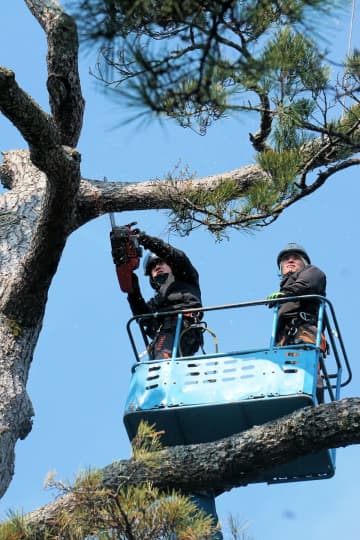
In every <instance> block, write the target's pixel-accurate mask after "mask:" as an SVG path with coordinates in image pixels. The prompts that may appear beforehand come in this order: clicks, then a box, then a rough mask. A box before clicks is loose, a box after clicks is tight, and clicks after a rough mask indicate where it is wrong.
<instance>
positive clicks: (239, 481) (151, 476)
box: [26, 398, 360, 540]
mask: <svg viewBox="0 0 360 540" xmlns="http://www.w3.org/2000/svg"><path fill="white" fill-rule="evenodd" d="M358 443H360V398H348V399H344V400H341V401H337V402H333V403H329V404H325V405H320V406H319V407H306V408H304V409H300V410H299V411H296V412H294V413H293V414H291V415H288V416H286V417H284V418H281V419H279V420H278V421H275V422H271V423H268V424H265V425H263V426H255V427H253V428H252V429H250V430H248V431H246V432H244V433H242V434H237V435H233V436H231V437H228V438H226V439H222V440H219V441H215V442H213V443H207V444H197V445H188V446H177V447H173V448H168V449H164V450H162V451H160V452H159V454H158V456H157V457H158V460H159V463H161V467H155V468H154V467H153V468H151V467H147V466H146V465H145V464H144V462H136V461H134V460H132V459H130V460H128V461H119V462H115V463H113V464H112V465H109V466H108V467H105V469H103V471H102V472H103V483H104V485H105V486H107V487H110V488H111V489H113V490H114V491H116V490H117V489H118V487H119V485H124V483H125V485H126V484H127V485H130V484H132V485H137V484H141V483H144V482H148V481H150V482H152V483H153V484H154V485H155V486H157V487H159V488H160V489H165V490H167V489H172V488H174V489H180V490H182V491H185V492H191V491H196V490H203V489H215V491H216V492H218V493H221V492H222V491H225V490H230V489H232V488H235V487H240V486H245V485H247V484H248V483H250V482H254V481H257V479H258V478H259V475H260V474H261V472H262V471H264V470H266V469H267V468H270V467H273V466H275V465H280V464H282V463H286V462H288V461H290V460H292V459H294V458H296V457H299V456H304V455H306V454H309V453H313V452H318V451H320V450H322V449H327V448H336V447H339V446H347V445H350V444H358ZM72 500H73V499H72V495H71V494H69V495H66V496H64V497H62V498H60V499H57V500H56V501H54V502H52V503H50V504H48V505H47V506H45V507H43V508H40V509H38V510H36V511H34V512H32V513H31V514H29V515H27V516H26V520H27V521H28V523H29V524H32V525H36V526H38V527H43V526H46V525H51V524H52V523H53V521H54V519H56V515H57V513H58V512H59V511H61V510H64V509H66V510H67V511H70V512H71V509H72ZM37 538H38V537H37ZM41 538H42V537H41V536H39V538H38V540H41Z"/></svg>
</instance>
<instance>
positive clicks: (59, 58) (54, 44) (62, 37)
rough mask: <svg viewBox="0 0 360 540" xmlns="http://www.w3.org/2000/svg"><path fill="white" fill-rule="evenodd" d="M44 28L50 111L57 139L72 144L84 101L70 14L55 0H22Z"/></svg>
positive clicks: (76, 140) (74, 28)
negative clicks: (56, 127) (46, 46)
mask: <svg viewBox="0 0 360 540" xmlns="http://www.w3.org/2000/svg"><path fill="white" fill-rule="evenodd" d="M25 2H26V4H27V6H28V7H29V9H30V11H31V12H32V14H33V15H34V16H35V18H36V19H37V20H38V21H39V23H40V24H41V26H42V27H43V29H44V30H45V32H46V36H47V43H48V53H47V69H48V79H47V88H48V92H49V100H50V107H51V112H52V114H53V117H54V120H55V122H56V125H57V126H58V129H59V132H60V137H61V142H62V144H65V145H67V146H71V147H75V146H76V145H77V142H78V140H79V136H80V132H81V128H82V122H83V114H84V107H85V101H84V99H83V97H82V94H81V86H80V79H79V72H78V49H79V43H78V36H77V28H76V24H75V22H74V20H73V19H72V17H70V16H69V15H67V14H66V13H65V12H64V10H63V8H62V7H61V5H60V4H59V3H58V2H57V1H56V0H46V1H45V0H25Z"/></svg>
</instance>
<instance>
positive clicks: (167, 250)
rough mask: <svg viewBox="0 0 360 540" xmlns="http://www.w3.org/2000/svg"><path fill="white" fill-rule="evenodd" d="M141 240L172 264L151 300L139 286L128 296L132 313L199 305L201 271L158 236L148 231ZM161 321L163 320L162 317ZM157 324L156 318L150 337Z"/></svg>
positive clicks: (146, 246) (180, 252)
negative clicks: (146, 297) (149, 233)
mask: <svg viewBox="0 0 360 540" xmlns="http://www.w3.org/2000/svg"><path fill="white" fill-rule="evenodd" d="M139 241H140V243H141V244H142V245H143V246H144V247H145V248H146V249H149V250H150V251H152V253H155V255H157V256H158V257H159V258H160V259H161V260H163V261H165V262H166V263H167V264H168V265H169V266H170V267H171V270H172V274H169V275H168V277H167V279H166V281H165V282H164V283H163V284H162V285H161V286H160V287H159V288H158V289H157V292H156V294H155V296H154V297H153V298H151V299H150V300H149V301H148V302H145V300H144V298H143V297H142V294H141V292H140V289H139V288H137V289H135V290H134V293H132V294H129V295H128V301H129V304H130V307H131V310H132V312H133V314H134V315H142V314H146V313H156V312H161V311H171V310H179V309H187V308H189V309H190V308H193V307H200V306H201V291H200V285H199V274H198V272H197V270H196V269H195V268H194V267H193V265H192V264H191V262H190V259H189V258H188V257H187V256H186V255H185V253H184V252H183V251H180V250H179V249H176V248H174V247H172V246H171V245H170V244H167V243H166V242H163V241H162V240H160V239H159V238H154V237H151V236H147V235H145V234H143V235H141V236H140V238H139ZM161 322H162V323H164V321H163V320H162V321H161ZM159 323H160V321H159ZM157 326H158V324H156V321H154V324H149V326H148V328H147V333H148V334H149V336H150V337H153V334H154V333H155V331H156V327H157Z"/></svg>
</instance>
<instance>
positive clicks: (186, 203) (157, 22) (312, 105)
mask: <svg viewBox="0 0 360 540" xmlns="http://www.w3.org/2000/svg"><path fill="white" fill-rule="evenodd" d="M75 4H76V5H77V6H78V8H77V10H76V12H77V14H78V15H79V16H78V23H79V26H80V30H81V35H82V36H83V39H84V40H85V41H86V42H87V43H88V45H89V46H90V45H92V44H94V43H95V44H96V45H98V46H100V47H101V48H100V51H101V55H100V57H101V58H102V60H100V62H99V64H98V66H97V70H95V71H94V75H95V76H96V77H97V78H98V79H99V80H100V81H101V82H102V83H105V87H106V89H107V91H108V92H110V93H111V94H112V95H113V96H114V97H115V98H116V99H119V101H121V103H122V106H124V105H126V106H127V107H128V109H127V110H128V111H129V112H130V115H132V116H130V119H141V118H142V119H144V118H147V117H148V116H149V115H155V116H156V117H157V118H160V119H162V118H170V119H172V120H174V121H176V122H177V123H178V124H179V125H180V126H182V127H184V128H190V129H193V130H195V131H197V132H198V133H199V134H201V135H204V134H206V133H207V131H208V129H209V127H210V126H211V125H212V123H213V122H215V121H218V120H224V119H226V118H228V117H230V116H232V117H234V116H235V115H244V114H246V113H251V114H252V117H254V115H255V114H256V115H257V117H258V120H259V128H258V131H257V132H256V133H252V134H250V135H249V140H250V143H251V144H252V145H253V148H254V149H255V151H256V156H255V160H256V163H257V164H258V165H259V166H260V167H261V168H262V169H263V171H265V172H266V173H267V174H268V177H267V178H266V180H264V175H261V179H260V178H259V181H258V182H255V183H254V182H252V185H251V187H250V188H249V190H248V189H246V190H245V194H244V195H243V196H242V197H241V193H240V192H239V189H238V187H237V185H236V183H235V182H234V181H233V180H230V179H226V178H224V179H223V181H222V182H221V183H220V184H218V186H217V187H216V188H215V189H211V190H209V192H206V193H205V194H201V195H199V194H198V193H197V191H196V190H195V189H194V191H193V192H192V191H191V190H190V192H189V193H188V194H187V197H186V198H181V189H178V190H177V188H178V187H179V182H180V181H190V182H191V179H192V178H193V177H192V176H188V177H187V178H186V177H184V175H180V177H178V178H174V182H173V183H172V184H171V186H172V189H173V191H174V194H175V193H176V196H174V204H173V207H172V211H171V214H170V216H169V217H170V227H171V228H172V229H173V230H176V231H177V232H179V233H180V234H189V232H190V231H191V230H192V229H194V228H196V227H198V226H201V225H202V226H206V227H207V228H208V229H209V231H210V232H212V233H214V234H215V236H216V238H217V239H221V238H222V237H223V236H226V233H225V231H226V229H227V227H229V226H231V227H235V228H237V229H241V230H251V229H253V228H256V227H262V226H265V225H267V224H269V223H271V222H272V221H274V219H276V218H277V217H278V216H279V215H280V213H281V212H282V211H283V210H284V208H286V207H288V206H290V205H291V204H293V203H294V202H295V201H297V200H298V199H299V198H301V197H304V196H306V195H307V194H309V193H310V192H311V191H312V189H317V187H319V186H320V185H321V184H322V182H323V181H324V180H323V178H325V177H326V175H327V171H325V174H324V170H322V171H320V170H318V168H319V167H320V166H323V165H325V167H326V168H327V169H328V171H329V174H334V172H336V171H337V170H338V169H337V167H332V164H333V163H334V161H337V162H338V167H345V166H350V165H351V162H349V163H346V164H344V163H343V161H344V160H346V159H348V158H349V157H350V156H351V155H353V154H354V153H355V152H357V149H358V147H359V140H358V139H359V136H358V132H359V129H358V127H359V107H358V93H359V89H360V86H359V82H360V68H359V66H360V52H359V51H357V50H355V51H354V52H353V53H352V54H351V55H350V56H349V57H348V58H347V59H346V60H345V61H344V65H343V68H341V69H339V70H338V71H339V72H338V73H336V72H335V70H334V67H335V66H334V64H333V63H331V62H330V61H329V59H328V55H327V51H326V46H327V42H326V40H325V39H323V38H324V34H326V28H327V25H328V27H332V26H333V23H334V17H336V16H339V14H341V13H342V12H344V10H345V9H346V8H347V7H348V6H349V4H350V2H349V0H344V1H339V0H259V1H257V2H254V1H253V0H221V1H218V0H216V1H215V0H197V1H193V0H182V1H180V0H162V1H160V0H135V1H131V2H130V1H129V0H78V2H77V3H75ZM71 7H73V3H72V6H71ZM76 12H75V15H76ZM240 118H241V116H240ZM242 144H244V142H243V141H242ZM316 175H318V177H319V178H318V182H317V181H316ZM168 180H169V178H168ZM311 184H312V185H313V187H311ZM239 197H240V198H239ZM229 200H232V202H228V201H229Z"/></svg>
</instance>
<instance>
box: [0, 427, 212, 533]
mask: <svg viewBox="0 0 360 540" xmlns="http://www.w3.org/2000/svg"><path fill="white" fill-rule="evenodd" d="M160 435H161V434H160V433H158V432H155V430H154V428H153V427H152V426H149V425H147V424H146V423H141V424H140V426H139V430H138V433H137V436H136V437H135V440H134V441H133V443H132V444H133V459H134V460H135V461H138V462H139V461H140V462H141V463H142V464H143V465H144V464H145V466H147V467H156V466H157V465H159V463H158V461H157V457H156V454H157V452H158V451H159V450H160V449H161V444H160ZM47 487H48V488H50V489H53V490H55V492H56V494H57V496H67V497H68V501H67V503H66V504H64V505H62V506H61V508H59V510H58V511H57V512H56V515H55V516H53V517H52V519H51V521H50V523H47V524H46V525H44V524H43V523H42V522H41V520H39V521H38V524H34V523H33V522H31V521H29V519H28V518H27V517H26V516H22V515H18V514H15V513H10V514H9V519H8V520H7V521H6V522H4V523H2V524H0V540H37V539H41V540H174V539H175V538H176V540H212V539H213V538H214V534H215V532H216V527H217V526H216V525H215V524H214V523H213V520H212V518H211V517H209V516H208V515H206V514H204V513H203V512H202V511H201V510H199V509H198V508H197V507H196V506H195V504H194V503H193V502H192V500H191V499H190V498H189V497H187V496H185V495H183V494H181V493H177V492H175V491H169V492H163V491H159V490H158V489H157V488H155V487H154V486H153V485H152V484H151V483H144V484H143V485H140V486H138V485H136V486H134V485H131V479H129V478H124V480H123V483H122V484H121V485H120V486H119V487H118V489H117V490H116V491H114V490H112V489H110V488H108V487H105V486H104V485H103V482H102V474H101V472H99V471H86V472H83V473H81V474H80V475H79V476H78V477H77V478H76V480H75V482H74V483H73V485H70V484H66V483H64V482H59V481H56V480H55V477H54V474H53V473H51V474H50V475H49V476H48V479H47Z"/></svg>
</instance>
